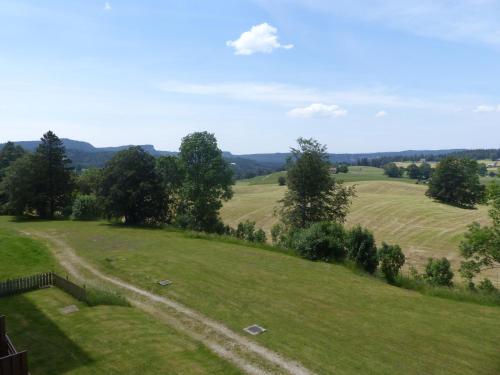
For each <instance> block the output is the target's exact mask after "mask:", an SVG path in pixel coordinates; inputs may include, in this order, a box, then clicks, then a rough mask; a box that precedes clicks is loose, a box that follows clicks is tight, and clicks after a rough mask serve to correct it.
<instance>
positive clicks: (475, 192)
mask: <svg viewBox="0 0 500 375" xmlns="http://www.w3.org/2000/svg"><path fill="white" fill-rule="evenodd" d="M484 192H485V188H484V186H483V185H481V183H480V182H479V175H478V163H477V162H476V161H475V160H471V159H465V158H456V157H451V156H450V157H447V158H445V159H443V160H442V161H441V162H440V163H439V164H438V166H437V167H436V170H435V171H434V173H433V175H432V178H431V180H430V182H429V189H428V190H427V193H426V194H427V195H428V196H430V197H432V198H435V199H437V200H439V201H441V202H444V203H448V204H454V205H457V206H462V207H473V206H475V205H476V204H477V203H480V202H482V201H483V200H484Z"/></svg>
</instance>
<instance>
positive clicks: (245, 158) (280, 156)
mask: <svg viewBox="0 0 500 375" xmlns="http://www.w3.org/2000/svg"><path fill="white" fill-rule="evenodd" d="M61 140H62V141H63V143H64V146H65V147H66V152H67V154H68V157H69V158H70V159H71V161H72V163H73V166H74V167H75V168H77V169H85V168H91V167H96V168H102V167H103V166H104V165H105V164H106V162H107V161H108V160H110V159H111V158H112V157H113V155H114V154H116V153H117V152H119V151H122V150H125V149H127V148H129V147H131V146H132V145H125V146H116V147H95V146H94V145H92V144H91V143H89V142H84V141H77V140H73V139H67V138H62V139H61ZM14 143H15V144H17V145H19V146H21V147H23V148H24V149H25V150H27V151H30V152H33V151H34V150H35V149H36V148H37V146H38V145H39V144H40V141H19V142H14ZM140 146H141V147H142V148H143V149H144V150H145V151H146V152H148V153H149V154H151V155H153V156H155V157H158V156H163V155H177V152H175V151H161V150H156V148H155V147H154V146H153V145H140ZM1 147H3V144H0V148H1ZM473 151H474V150H467V149H442V150H405V151H390V152H371V153H352V154H349V153H343V154H333V153H332V154H328V155H329V159H330V161H331V162H332V163H348V164H356V163H358V162H359V161H360V160H364V159H368V160H371V159H390V158H395V159H397V158H405V157H408V158H412V157H413V158H414V157H416V156H418V157H424V158H425V157H426V156H428V157H430V156H433V157H436V156H444V155H448V154H455V153H468V152H473ZM480 151H487V150H480ZM223 155H224V158H225V159H226V160H227V161H228V162H229V163H231V167H232V169H233V170H234V172H235V175H236V177H237V178H249V177H254V176H256V175H261V174H267V173H271V172H274V171H277V170H281V169H283V168H284V165H285V163H286V160H287V158H288V157H289V156H290V155H291V154H290V153H287V152H281V153H263V154H243V155H233V154H232V153H230V152H228V151H224V152H223Z"/></svg>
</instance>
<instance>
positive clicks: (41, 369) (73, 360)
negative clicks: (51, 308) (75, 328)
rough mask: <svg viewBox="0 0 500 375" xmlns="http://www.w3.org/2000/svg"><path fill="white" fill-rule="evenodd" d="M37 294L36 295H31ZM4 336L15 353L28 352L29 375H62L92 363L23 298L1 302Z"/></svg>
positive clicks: (57, 328) (0, 310) (3, 299)
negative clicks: (5, 333)
mask: <svg viewBox="0 0 500 375" xmlns="http://www.w3.org/2000/svg"><path fill="white" fill-rule="evenodd" d="M34 293H37V292H34ZM0 313H1V314H2V315H5V316H6V326H7V333H8V335H9V337H10V339H11V340H12V342H13V343H14V346H15V347H16V349H17V350H18V351H24V350H27V351H28V361H29V369H30V373H31V374H32V375H41V374H47V375H48V374H63V373H66V372H68V371H70V370H73V369H75V368H78V367H81V366H86V365H88V364H89V363H91V362H93V359H92V358H91V357H90V356H89V355H88V354H87V353H85V352H84V351H83V350H82V349H81V348H80V347H79V346H78V345H76V344H75V343H74V342H73V341H72V340H71V339H70V338H69V337H68V336H67V335H66V334H65V333H64V332H63V331H62V330H61V329H60V328H59V327H58V326H57V325H56V324H55V323H54V322H53V321H52V320H51V318H50V317H48V316H46V315H45V313H44V312H42V311H41V310H40V309H39V308H38V307H37V306H36V305H35V304H34V303H33V302H32V301H30V300H29V299H28V298H26V297H25V296H23V295H17V296H12V297H5V298H2V299H0Z"/></svg>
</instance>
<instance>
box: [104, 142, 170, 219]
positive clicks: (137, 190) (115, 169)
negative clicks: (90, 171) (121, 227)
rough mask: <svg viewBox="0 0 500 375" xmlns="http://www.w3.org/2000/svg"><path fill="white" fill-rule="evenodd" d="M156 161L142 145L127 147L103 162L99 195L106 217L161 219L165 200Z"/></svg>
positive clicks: (163, 215)
mask: <svg viewBox="0 0 500 375" xmlns="http://www.w3.org/2000/svg"><path fill="white" fill-rule="evenodd" d="M155 163H156V162H155V159H154V157H153V156H151V155H150V154H148V153H147V152H145V151H144V150H143V149H142V148H141V147H130V148H129V149H127V150H124V151H120V152H118V153H117V154H116V155H115V156H114V157H113V158H112V159H111V160H110V161H109V162H108V163H107V164H106V167H105V168H104V170H103V173H102V183H101V188H100V190H99V198H100V200H101V201H102V204H103V209H104V213H105V215H106V216H107V217H108V218H117V219H122V218H124V219H125V223H126V224H156V223H160V222H163V221H164V219H165V210H166V199H165V194H164V191H163V188H162V184H161V179H160V177H159V176H158V174H157V172H156V164H155Z"/></svg>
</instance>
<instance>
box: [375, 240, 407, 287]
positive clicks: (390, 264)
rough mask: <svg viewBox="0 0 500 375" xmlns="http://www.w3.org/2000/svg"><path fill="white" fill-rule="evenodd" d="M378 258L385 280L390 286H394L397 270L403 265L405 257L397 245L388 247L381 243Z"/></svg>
mask: <svg viewBox="0 0 500 375" xmlns="http://www.w3.org/2000/svg"><path fill="white" fill-rule="evenodd" d="M378 258H379V262H380V268H381V270H382V273H383V274H384V276H385V278H386V279H387V281H388V282H389V283H390V284H394V282H395V281H396V276H397V275H398V273H399V270H400V269H401V267H403V264H405V255H404V254H403V252H402V251H401V248H400V247H399V246H398V245H388V244H386V243H385V242H383V243H382V247H381V248H380V250H379V252H378Z"/></svg>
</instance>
